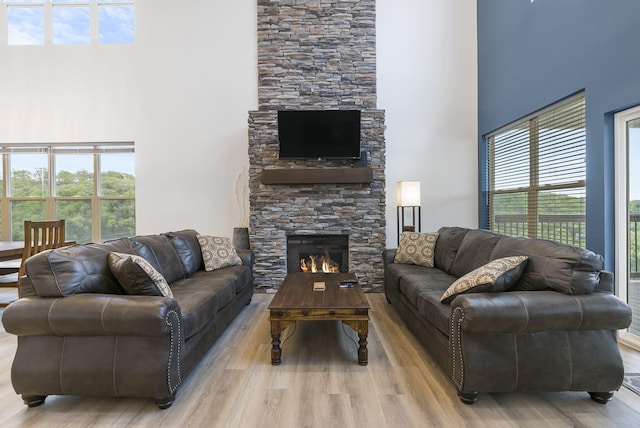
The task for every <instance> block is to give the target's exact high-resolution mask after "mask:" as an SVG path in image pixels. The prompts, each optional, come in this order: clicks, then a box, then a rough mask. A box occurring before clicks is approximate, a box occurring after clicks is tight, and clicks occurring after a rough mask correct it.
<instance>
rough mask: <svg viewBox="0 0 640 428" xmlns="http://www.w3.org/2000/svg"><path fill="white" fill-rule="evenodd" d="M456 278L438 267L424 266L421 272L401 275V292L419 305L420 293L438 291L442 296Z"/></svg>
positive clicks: (412, 302) (415, 304)
mask: <svg viewBox="0 0 640 428" xmlns="http://www.w3.org/2000/svg"><path fill="white" fill-rule="evenodd" d="M455 280H456V277H455V276H452V275H449V274H447V273H445V272H443V271H441V270H440V269H437V268H423V271H422V272H420V273H417V272H415V273H411V274H403V275H402V276H401V277H400V293H402V294H403V295H404V296H405V297H406V298H407V300H408V301H409V302H410V303H411V304H412V305H413V306H414V307H416V308H417V307H418V295H419V294H420V293H423V292H425V291H437V292H438V293H439V295H440V296H442V293H444V291H445V290H446V289H447V288H448V287H449V286H450V285H451V284H452V283H453V282H454V281H455Z"/></svg>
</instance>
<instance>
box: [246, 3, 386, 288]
mask: <svg viewBox="0 0 640 428" xmlns="http://www.w3.org/2000/svg"><path fill="white" fill-rule="evenodd" d="M296 109H297V110H305V109H308V110H310V109H314V110H320V109H324V110H334V109H335V110H337V109H345V110H354V109H357V110H361V136H360V139H361V150H362V151H363V152H366V154H367V162H366V165H355V166H354V165H353V162H349V161H346V160H282V159H279V158H278V149H279V146H278V129H277V112H278V110H296ZM384 122H385V115H384V111H383V110H378V109H377V105H376V49H375V0H361V1H356V0H280V1H276V0H273V1H269V0H258V110H257V111H251V112H249V188H250V198H249V199H250V240H251V248H252V249H253V250H254V252H255V254H256V263H255V270H254V274H255V278H256V286H257V287H258V288H277V287H278V285H279V284H280V283H281V282H282V280H283V279H284V277H285V275H286V274H287V272H288V267H287V266H288V265H290V264H291V263H292V262H290V261H289V260H288V254H287V250H288V242H289V241H291V240H294V241H295V239H296V238H300V240H302V239H312V238H310V237H313V236H314V235H317V236H322V235H332V236H346V237H347V243H346V244H347V245H346V248H345V250H344V251H346V253H345V256H346V257H344V258H345V259H346V263H347V265H348V266H345V267H343V269H344V268H346V269H348V271H349V272H352V273H355V274H356V275H357V277H358V279H359V280H360V283H361V284H362V285H363V286H364V287H365V289H369V290H373V291H378V290H380V289H381V286H382V279H383V266H382V251H383V249H384V247H385V243H386V238H385V226H386V224H385V172H384V171H385V141H384ZM359 168H360V169H359ZM365 169H366V171H365ZM289 170H291V171H293V170H295V171H296V174H297V175H296V176H299V177H302V179H300V180H296V179H289V180H280V181H278V180H275V181H274V180H265V178H264V177H265V175H264V174H265V173H264V172H265V171H267V172H271V173H273V172H274V171H276V172H278V174H280V172H282V171H285V172H287V171H289ZM318 170H327V171H326V172H329V171H330V172H329V174H327V176H329V177H331V178H330V179H329V180H320V181H317V180H316V181H313V180H306V179H305V177H306V176H305V172H314V173H315V172H317V171H318ZM363 171H364V172H365V174H360V173H361V172H363ZM334 172H335V173H334ZM353 172H356V173H357V174H356V175H357V176H358V177H361V176H366V178H365V179H361V178H358V179H355V180H353V179H351V176H353V174H351V173H353ZM341 177H347V178H346V179H343V178H341ZM341 263H342V261H341Z"/></svg>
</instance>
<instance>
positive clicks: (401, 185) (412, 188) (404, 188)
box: [397, 181, 420, 207]
mask: <svg viewBox="0 0 640 428" xmlns="http://www.w3.org/2000/svg"><path fill="white" fill-rule="evenodd" d="M397 194H398V206H399V207H419V206H420V182H419V181H398V185H397Z"/></svg>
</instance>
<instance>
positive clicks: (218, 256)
mask: <svg viewBox="0 0 640 428" xmlns="http://www.w3.org/2000/svg"><path fill="white" fill-rule="evenodd" d="M198 243H199V244H200V249H201V250H202V260H203V261H204V270H206V271H212V270H215V269H220V268H223V267H225V266H235V265H241V264H242V260H241V259H240V256H238V253H236V249H235V248H234V246H233V244H232V243H231V239H229V238H222V237H219V236H206V235H198Z"/></svg>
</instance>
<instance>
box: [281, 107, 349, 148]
mask: <svg viewBox="0 0 640 428" xmlns="http://www.w3.org/2000/svg"><path fill="white" fill-rule="evenodd" d="M278 140H279V143H280V152H279V157H280V159H360V110H280V111H278Z"/></svg>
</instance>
